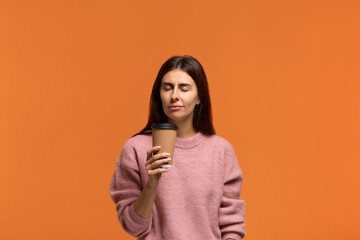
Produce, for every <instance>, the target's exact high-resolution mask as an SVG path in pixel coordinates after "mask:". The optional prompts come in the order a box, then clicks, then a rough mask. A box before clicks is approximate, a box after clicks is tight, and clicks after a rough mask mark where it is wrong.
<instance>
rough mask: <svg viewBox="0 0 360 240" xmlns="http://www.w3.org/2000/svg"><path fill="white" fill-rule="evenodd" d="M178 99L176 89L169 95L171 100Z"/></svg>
mask: <svg viewBox="0 0 360 240" xmlns="http://www.w3.org/2000/svg"><path fill="white" fill-rule="evenodd" d="M178 99H179V98H178V94H177V89H174V91H173V92H172V94H171V100H173V101H177V100H178Z"/></svg>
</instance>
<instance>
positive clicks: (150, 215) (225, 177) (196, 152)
mask: <svg viewBox="0 0 360 240" xmlns="http://www.w3.org/2000/svg"><path fill="white" fill-rule="evenodd" d="M153 123H172V124H176V126H177V127H178V131H177V138H176V143H175V151H174V161H173V166H172V167H171V168H163V167H161V166H160V165H163V164H164V163H167V162H168V161H169V159H168V154H166V153H161V154H156V152H157V151H158V150H159V149H160V147H161V146H160V147H159V146H157V147H152V137H151V126H152V124H153ZM241 185H242V173H241V170H240V168H239V165H238V162H237V159H236V156H235V153H234V150H233V148H232V146H231V144H230V143H229V142H227V141H226V140H225V139H223V138H221V137H219V136H217V135H215V130H214V128H213V124H212V114H211V103H210V96H209V89H208V83H207V79H206V75H205V72H204V70H203V68H202V66H201V64H200V63H199V62H198V61H197V60H196V59H195V58H193V57H191V56H182V57H178V56H177V57H172V58H170V59H169V60H167V61H166V62H165V63H164V64H163V65H162V67H161V68H160V71H159V73H158V75H157V77H156V80H155V83H154V86H153V89H152V94H151V99H150V114H149V119H148V123H147V125H146V126H145V128H144V129H143V130H142V131H140V132H139V133H138V134H136V135H134V136H133V137H132V138H130V139H129V140H128V141H127V142H126V143H125V145H124V147H123V149H122V152H121V155H120V157H119V159H118V161H117V162H116V170H115V173H114V175H113V178H112V181H111V186H110V196H111V198H112V200H113V201H114V203H115V204H116V209H117V212H118V218H119V221H120V223H121V225H122V226H123V228H124V229H125V231H126V232H128V233H129V234H131V235H132V236H134V237H137V238H138V239H144V240H145V239H146V240H160V239H171V240H176V239H184V240H189V239H206V240H211V239H241V238H243V237H244V235H245V231H244V210H245V206H244V202H243V201H242V200H239V197H240V191H241Z"/></svg>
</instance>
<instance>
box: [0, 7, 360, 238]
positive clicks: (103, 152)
mask: <svg viewBox="0 0 360 240" xmlns="http://www.w3.org/2000/svg"><path fill="white" fill-rule="evenodd" d="M359 26H360V1H358V0H353V1H351V0H326V1H325V0H324V1H320V0H315V1H314V0H305V1H304V0H302V1H300V0H299V1H281V0H273V1H267V0H252V1H235V0H233V1H222V2H220V1H190V0H185V1H167V0H163V1H143V2H139V1H115V0H114V1H110V0H108V1H69V0H66V1H65V0H63V1H45V0H44V1H38V0H33V1H25V0H23V1H16V0H15V1H14V0H3V1H1V2H0V80H1V85H0V239H1V240H13V239H14V240H15V239H16V240H20V239H37V240H42V239H53V240H58V239H84V240H85V239H86V240H91V239H109V240H111V239H114V240H115V239H125V240H126V239H133V238H132V237H130V236H129V235H127V234H126V233H125V232H124V231H123V230H122V228H121V226H120V224H119V223H118V221H117V217H116V212H115V205H114V204H113V203H112V201H111V199H110V197H109V184H110V179H111V176H112V173H113V171H114V168H115V161H116V159H117V157H118V155H119V154H120V151H121V148H122V145H123V144H124V142H125V141H126V140H127V139H128V138H129V137H130V136H131V135H132V134H134V133H135V132H136V131H138V130H139V129H141V128H142V127H143V126H144V124H145V122H146V119H147V114H148V113H147V110H148V101H149V97H150V90H151V87H152V83H153V81H154V79H155V76H156V74H157V71H158V69H159V67H160V66H161V64H162V63H163V62H164V61H165V60H166V59H167V58H169V57H170V56H173V55H178V54H180V55H182V54H190V55H193V56H195V57H196V58H198V59H199V60H200V62H201V63H202V64H203V66H204V68H205V70H206V72H207V75H208V79H209V84H210V91H211V97H212V102H213V111H214V123H215V127H216V130H217V133H218V134H219V135H221V136H223V137H225V138H226V139H228V140H229V141H230V142H231V143H232V144H233V147H234V149H235V151H236V154H237V157H238V159H239V163H240V166H241V168H242V170H243V172H244V185H243V191H242V196H241V198H242V199H244V200H245V201H246V230H247V237H246V239H249V240H264V239H267V240H273V239H274V240H275V239H276V240H300V239H301V240H302V239H310V240H311V239H326V240H335V239H349V240H353V239H360V224H359V222H360V221H359V219H360V207H359V203H360V180H359V175H360V163H359V160H360V141H359V137H360V127H359V122H360V104H359V103H360V84H359V79H360V47H359V43H360V27H359Z"/></svg>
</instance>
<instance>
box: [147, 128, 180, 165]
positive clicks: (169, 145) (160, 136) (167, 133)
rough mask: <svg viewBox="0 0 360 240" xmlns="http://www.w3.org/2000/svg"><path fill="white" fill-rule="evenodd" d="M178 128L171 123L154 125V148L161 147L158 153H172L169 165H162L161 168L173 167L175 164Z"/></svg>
mask: <svg viewBox="0 0 360 240" xmlns="http://www.w3.org/2000/svg"><path fill="white" fill-rule="evenodd" d="M176 133H177V127H176V125H175V124H170V123H154V124H153V125H152V142H153V147H154V146H161V148H160V150H159V151H157V152H156V154H158V153H170V156H169V158H170V159H171V160H170V161H169V162H168V163H166V164H163V165H161V167H167V168H169V167H171V166H172V164H173V157H174V148H175V140H176Z"/></svg>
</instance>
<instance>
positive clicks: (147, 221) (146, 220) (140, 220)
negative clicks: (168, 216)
mask: <svg viewBox="0 0 360 240" xmlns="http://www.w3.org/2000/svg"><path fill="white" fill-rule="evenodd" d="M134 205H135V202H133V203H132V204H131V205H130V207H129V208H130V209H129V214H130V217H131V218H132V219H133V220H134V221H135V222H136V223H138V224H139V225H143V226H146V225H149V224H150V223H151V221H152V214H151V217H149V218H143V217H141V216H139V214H137V213H136V212H135V208H134Z"/></svg>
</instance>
